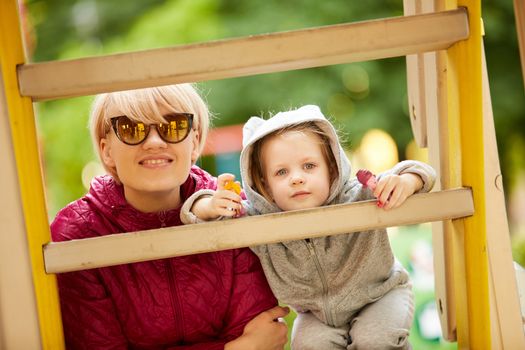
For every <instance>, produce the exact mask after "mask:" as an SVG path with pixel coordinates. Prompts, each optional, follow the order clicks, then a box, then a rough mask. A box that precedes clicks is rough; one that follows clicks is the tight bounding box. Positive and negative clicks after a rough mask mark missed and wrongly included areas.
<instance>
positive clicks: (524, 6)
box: [514, 0, 525, 84]
mask: <svg viewBox="0 0 525 350" xmlns="http://www.w3.org/2000/svg"><path fill="white" fill-rule="evenodd" d="M514 16H515V17H516V31H517V32H518V44H519V47H520V57H521V74H522V75H523V83H524V84H525V0H514Z"/></svg>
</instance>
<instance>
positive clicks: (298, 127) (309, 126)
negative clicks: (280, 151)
mask: <svg viewBox="0 0 525 350" xmlns="http://www.w3.org/2000/svg"><path fill="white" fill-rule="evenodd" d="M288 132H311V133H312V134H314V135H316V136H317V137H318V138H319V141H320V144H321V146H322V147H321V150H322V153H323V157H324V159H325V161H326V164H328V169H329V172H330V185H331V184H332V183H333V182H334V181H335V179H337V177H338V174H339V171H338V168H337V162H336V160H335V156H334V153H333V152H332V148H331V147H330V137H329V136H328V134H327V133H326V132H325V131H323V129H321V128H320V127H319V126H318V125H317V124H316V123H315V122H313V121H312V122H306V123H300V124H295V125H288V126H286V127H284V128H282V129H279V130H276V131H274V132H272V133H270V134H268V135H265V136H264V137H262V138H260V139H259V140H257V141H256V142H255V143H254V144H253V147H252V152H251V155H250V177H251V179H252V181H253V188H254V189H255V190H256V191H257V192H258V193H259V194H260V195H261V196H263V197H264V198H265V199H266V200H268V201H270V202H271V201H273V199H272V197H271V196H270V194H269V192H268V189H267V187H266V185H265V184H266V182H267V181H266V178H265V174H266V172H265V170H266V169H265V166H264V164H263V162H262V159H263V158H262V148H263V145H264V143H265V142H266V141H267V140H269V139H270V138H273V137H275V136H278V135H284V134H286V133H288Z"/></svg>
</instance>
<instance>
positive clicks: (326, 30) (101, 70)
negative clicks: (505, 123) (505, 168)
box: [18, 9, 469, 100]
mask: <svg viewBox="0 0 525 350" xmlns="http://www.w3.org/2000/svg"><path fill="white" fill-rule="evenodd" d="M468 36H469V31H468V18H467V13H466V11H465V10H464V9H454V10H450V11H444V12H438V13H432V14H426V15H417V16H409V17H394V18H387V19H380V20H372V21H363V22H356V23H350V24H339V25H332V26H326V27H319V28H309V29H303V30H297V31H289V32H281V33H272V34H264V35H255V36H249V37H244V38H238V39H232V40H222V41H215V42H207V43H201V44H192V45H186V46H178V47H171V48H162V49H155V50H147V51H138V52H129V53H122V54H115V55H108V56H100V57H91V58H82V59H75V60H68V61H52V62H42V63H33V64H25V65H22V66H20V67H19V68H18V75H19V83H20V92H21V94H22V95H23V96H29V97H32V98H33V100H43V99H56V98H65V97H72V96H79V95H91V94H96V93H101V92H108V91H117V90H127V89H135V88H144V87H148V86H156V85H166V84H172V83H182V82H196V81H202V80H213V79H224V78H232V77H239V76H246V75H255V74H261V73H271V72H280V71H285V70H292V69H302V68H310V67H318V66H326V65H333V64H340V63H349V62H356V61H366V60H372V59H380V58H387V57H398V56H404V55H407V54H413V53H418V52H424V51H433V50H440V49H446V48H448V47H449V46H451V45H452V44H454V43H455V42H457V41H459V40H463V39H466V38H467V37H468Z"/></svg>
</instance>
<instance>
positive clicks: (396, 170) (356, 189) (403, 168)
mask: <svg viewBox="0 0 525 350" xmlns="http://www.w3.org/2000/svg"><path fill="white" fill-rule="evenodd" d="M406 173H413V174H416V175H419V177H420V178H421V180H422V181H423V186H422V187H421V189H420V190H419V191H418V192H417V193H422V192H429V191H430V190H431V189H432V187H434V183H435V182H436V171H435V170H434V168H432V167H431V166H430V165H428V164H425V163H422V162H419V161H415V160H404V161H402V162H399V163H397V164H396V165H395V166H394V167H393V168H392V169H390V170H387V171H385V172H383V173H381V174H379V175H378V176H377V178H378V180H379V179H381V178H382V177H384V176H387V175H391V174H396V175H401V174H406ZM370 199H375V197H374V194H373V192H372V191H371V190H370V189H369V188H367V187H364V186H363V185H361V184H360V183H359V181H357V178H352V179H348V180H347V181H346V182H345V183H344V185H343V190H342V191H341V195H340V196H339V197H338V198H336V200H335V201H334V203H350V202H358V201H364V200H370ZM334 203H331V204H334Z"/></svg>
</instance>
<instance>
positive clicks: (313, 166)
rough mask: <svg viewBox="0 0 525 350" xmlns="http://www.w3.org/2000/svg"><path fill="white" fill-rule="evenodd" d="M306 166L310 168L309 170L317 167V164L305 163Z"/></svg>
mask: <svg viewBox="0 0 525 350" xmlns="http://www.w3.org/2000/svg"><path fill="white" fill-rule="evenodd" d="M304 168H305V169H308V170H311V169H313V168H315V164H314V163H306V164H305V165H304Z"/></svg>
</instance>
